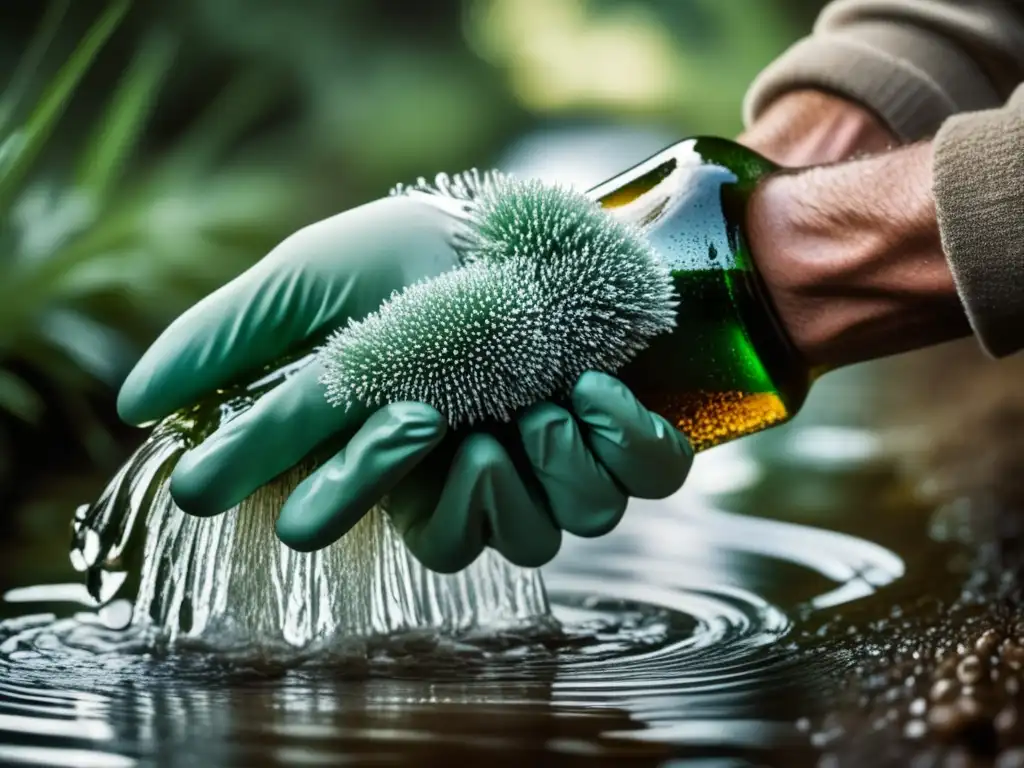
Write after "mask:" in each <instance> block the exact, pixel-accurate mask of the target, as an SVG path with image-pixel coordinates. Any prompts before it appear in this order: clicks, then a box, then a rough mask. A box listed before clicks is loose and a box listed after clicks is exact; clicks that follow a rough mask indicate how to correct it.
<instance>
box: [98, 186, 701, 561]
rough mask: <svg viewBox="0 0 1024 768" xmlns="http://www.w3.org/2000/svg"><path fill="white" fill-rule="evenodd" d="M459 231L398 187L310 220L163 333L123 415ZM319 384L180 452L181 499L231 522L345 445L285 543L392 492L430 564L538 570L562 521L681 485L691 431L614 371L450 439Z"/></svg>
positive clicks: (299, 332) (199, 382)
mask: <svg viewBox="0 0 1024 768" xmlns="http://www.w3.org/2000/svg"><path fill="white" fill-rule="evenodd" d="M460 226H462V225H461V224H460V223H459V222H458V221H457V220H456V219H454V218H453V217H452V216H451V215H450V214H448V213H446V212H445V211H444V210H442V209H441V208H440V207H438V206H436V205H435V204H433V203H432V202H430V201H428V200H424V199H420V198H415V197H393V198H385V199H382V200H378V201H376V202H373V203H369V204H367V205H364V206H361V207H359V208H355V209H353V210H351V211H348V212H345V213H342V214H339V215H337V216H334V217H332V218H329V219H326V220H324V221H322V222H319V223H317V224H314V225H312V226H310V227H307V228H305V229H303V230H300V231H299V232H297V233H296V234H294V235H292V236H291V237H289V238H288V239H286V240H285V241H284V242H283V243H281V245H279V246H278V247H277V248H275V249H274V250H273V251H272V252H271V253H270V254H269V255H268V256H266V257H265V258H264V259H263V260H261V261H260V262H259V263H258V264H256V265H255V266H254V267H252V268H251V269H250V270H248V271H247V272H245V273H244V274H242V275H241V276H239V277H238V278H236V279H235V280H233V281H232V282H230V283H228V284H227V285H225V286H224V287H222V288H221V289H220V290H218V291H216V292H215V293H213V294H211V295H210V296H208V297H207V298H205V299H204V300H202V301H200V302H199V303H198V304H196V305H195V306H194V307H192V308H191V309H190V310H188V311H187V312H186V313H185V314H183V315H182V316H181V317H179V318H178V319H177V320H175V322H174V323H172V324H171V325H170V327H168V328H167V330H166V331H165V332H164V333H163V334H162V335H161V336H160V338H159V339H157V341H156V342H155V343H154V344H153V345H152V347H150V349H149V350H147V352H146V353H145V354H144V355H143V357H142V359H141V360H140V361H139V363H138V364H137V365H136V367H135V369H134V370H133V371H132V372H131V374H130V375H129V376H128V379H127V380H126V381H125V383H124V385H123V387H122V389H121V392H120V394H119V397H118V412H119V414H120V415H121V417H122V419H124V420H125V421H127V422H129V423H132V424H137V425H141V424H146V423H151V422H153V421H156V420H158V419H160V418H163V417H165V416H167V415H169V414H170V413H172V412H174V411H176V410H178V409H179V408H182V407H185V406H188V405H191V404H192V403H195V402H197V401H199V400H201V399H202V398H203V397H204V396H206V395H208V394H210V393H211V392H213V391H215V390H216V389H218V388H221V387H224V386H229V385H231V384H233V383H237V382H239V381H244V380H245V377H246V376H248V375H252V372H253V371H256V370H259V369H260V368H261V367H262V366H265V365H271V364H273V363H274V362H275V361H277V360H279V359H281V358H282V357H283V356H285V355H287V354H289V353H292V352H295V351H297V350H301V349H305V348H309V347H310V346H311V345H313V344H315V343H317V342H319V341H321V340H322V339H323V338H324V336H325V335H326V334H327V333H329V332H330V331H332V330H334V329H335V328H337V327H339V326H341V325H343V324H344V323H345V322H347V320H348V319H349V318H350V317H354V318H361V317H364V316H365V315H367V314H368V313H370V312H371V311H373V310H375V309H376V308H377V307H378V306H379V305H380V303H381V302H382V301H383V300H384V299H386V298H387V297H388V296H390V295H391V293H392V292H394V291H396V290H401V289H402V288H404V287H405V286H407V285H409V284H411V283H414V282H417V281H419V280H422V279H424V278H428V277H432V276H434V275H437V274H439V273H440V272H442V271H445V270H448V269H451V268H453V267H454V266H455V265H456V263H457V256H456V253H455V251H454V250H453V248H452V245H451V243H452V241H453V236H454V235H455V234H456V232H457V230H458V227H460ZM319 377H320V368H319V365H318V364H317V363H315V362H314V363H312V364H310V365H307V366H306V367H304V368H302V369H300V370H299V371H298V372H297V373H295V374H293V375H292V376H291V377H289V378H288V379H287V380H286V381H285V382H284V383H282V384H280V385H279V386H278V387H276V388H275V389H274V390H272V391H270V392H269V393H267V394H265V395H264V396H263V397H261V398H260V399H259V400H258V401H257V403H256V404H255V405H254V406H253V407H252V408H251V409H249V410H248V411H247V412H245V413H244V414H242V415H241V416H239V417H237V418H236V419H234V420H232V421H230V422H229V423H227V424H226V425H225V426H223V427H221V428H220V429H219V430H217V432H215V433H214V434H213V435H211V436H210V437H208V438H207V439H206V440H205V441H204V442H203V443H202V444H201V445H199V446H197V447H196V448H195V449H193V450H191V451H189V452H188V453H186V454H185V455H184V456H183V457H182V458H181V460H180V461H179V463H178V466H177V467H176V469H175V471H174V473H173V475H172V478H171V493H172V495H173V497H174V499H175V501H176V502H177V504H178V506H179V507H181V509H182V510H183V511H185V512H187V513H190V514H193V515H200V516H209V515H215V514H219V513H221V512H223V511H225V510H227V509H229V508H231V507H232V506H234V505H235V504H237V503H238V502H240V501H241V500H242V499H244V498H245V497H247V496H248V495H249V494H251V493H252V492H253V491H255V490H256V489H257V488H259V487H260V486H262V485H264V484H265V483H267V482H269V481H270V480H272V479H273V478H275V477H276V476H277V475H279V474H280V473H281V472H283V471H285V470H287V469H289V468H290V467H292V466H294V465H295V464H297V463H298V462H300V461H301V460H302V459H303V458H304V457H306V456H307V455H309V454H310V452H312V451H313V450H314V449H316V448H318V447H321V446H323V445H324V444H331V445H334V444H338V445H342V446H343V447H341V449H340V451H339V452H338V453H337V454H336V455H335V456H334V457H333V458H331V459H329V460H328V461H327V462H326V463H324V464H323V465H321V466H320V467H319V468H318V469H317V470H316V471H315V472H314V473H313V474H312V475H310V477H309V478H307V479H306V480H305V481H304V482H303V483H301V484H300V485H299V487H298V488H296V490H295V491H294V492H293V494H292V495H291V497H290V498H289V500H288V502H287V503H286V504H285V506H284V508H283V509H282V511H281V515H280V518H279V520H278V524H277V531H278V535H279V537H280V538H281V540H282V541H284V542H285V543H286V544H288V545H289V546H291V547H293V548H295V549H299V550H304V551H309V550H314V549H318V548H321V547H324V546H327V545H328V544H330V543H331V542H333V541H335V540H337V539H338V538H339V537H340V536H342V535H344V533H345V532H347V531H348V530H349V529H350V528H351V527H352V526H353V525H355V523H356V522H358V521H359V519H360V518H361V517H362V516H363V515H364V514H365V513H366V512H367V511H368V510H369V509H370V508H371V507H372V506H373V505H374V504H375V503H377V502H378V501H380V500H381V499H382V498H385V497H386V501H387V503H386V509H387V510H388V512H389V514H391V516H392V518H393V520H394V522H395V524H396V526H397V527H398V529H399V530H400V531H401V532H402V534H403V536H404V538H405V541H406V543H407V544H408V546H409V547H410V549H411V551H412V552H413V554H414V555H415V556H416V557H417V558H419V559H420V560H421V561H422V562H423V563H424V565H426V566H427V567H429V568H432V569H434V570H437V571H442V572H451V571H456V570H460V569H461V568H463V567H465V566H466V565H468V564H469V563H471V562H472V561H473V560H474V559H475V558H476V557H477V556H478V555H479V553H480V551H481V550H482V549H483V547H485V546H492V547H494V548H496V549H497V550H499V551H500V552H501V553H502V554H503V555H504V556H505V557H506V558H508V559H509V560H510V561H511V562H513V563H516V564H519V565H523V566H539V565H542V564H543V563H545V562H547V561H548V560H550V559H551V558H552V557H553V556H554V555H555V553H556V552H557V551H558V548H559V545H560V542H561V532H562V531H563V530H564V531H567V532H570V533H573V534H577V535H581V536H596V535H600V534H603V533H606V532H607V531H609V530H611V529H612V528H613V527H614V526H615V524H616V523H617V522H618V521H619V519H620V518H621V516H622V513H623V511H624V509H625V505H626V500H627V498H628V497H629V496H638V497H644V498H660V497H663V496H667V495H669V494H670V493H672V492H673V491H675V490H676V489H677V488H679V486H680V485H681V484H682V482H683V480H684V479H685V477H686V474H687V472H688V471H689V467H690V463H691V460H692V453H691V451H690V448H689V445H688V443H687V442H686V440H685V438H684V436H683V435H682V434H681V433H679V432H678V431H677V430H675V429H674V428H672V427H671V425H669V424H668V423H667V422H666V421H665V420H664V419H662V418H661V417H660V416H657V415H655V414H652V413H650V412H649V411H647V410H646V409H644V408H643V407H642V406H641V405H640V404H639V403H638V402H637V401H636V399H635V398H634V397H633V396H632V395H631V394H630V393H629V391H628V390H627V389H626V388H625V387H624V386H623V385H622V384H621V383H620V382H619V381H618V380H616V379H614V378H612V377H609V376H605V375H603V374H598V373H591V374H586V375H584V376H583V377H582V378H581V379H580V381H579V384H578V386H577V387H576V388H575V390H574V392H573V393H572V397H571V402H570V403H567V404H566V406H568V408H570V409H571V411H572V413H570V411H569V410H567V409H566V408H563V407H560V406H556V405H555V404H553V403H542V404H538V405H537V406H536V407H534V408H532V409H530V410H529V411H528V412H526V413H524V414H523V415H522V417H521V418H520V419H519V421H518V423H517V424H516V425H511V426H510V427H509V428H507V429H504V428H497V429H495V430H492V431H490V432H487V431H481V430H470V431H465V432H463V431H459V432H454V431H453V432H451V433H449V432H448V430H447V425H446V424H445V421H444V419H443V417H442V416H441V415H440V414H439V413H438V412H437V411H435V410H434V409H433V408H431V407H429V406H427V405H425V404H422V403H395V404H392V405H389V406H386V407H384V408H380V409H378V410H376V411H373V410H371V409H351V410H349V411H345V410H343V409H341V408H335V407H332V406H331V405H330V404H329V403H328V402H327V401H326V399H325V397H324V391H323V387H322V385H321V384H320V383H319Z"/></svg>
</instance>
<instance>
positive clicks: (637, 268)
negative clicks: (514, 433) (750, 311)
mask: <svg viewBox="0 0 1024 768" xmlns="http://www.w3.org/2000/svg"><path fill="white" fill-rule="evenodd" d="M471 205H472V208H471V211H470V212H471V221H472V232H471V234H470V236H469V237H468V238H467V239H466V240H465V242H464V245H463V259H464V262H465V265H464V266H462V267H459V268H457V269H454V270H452V271H449V272H445V273H442V274H441V275H439V276H437V277H435V278H432V279H430V280H427V281H424V282H421V283H418V284H416V285H413V286H410V287H408V288H406V289H405V290H404V291H403V292H401V293H397V294H395V295H394V296H392V298H391V299H389V300H388V301H386V302H384V304H382V305H381V307H380V308H379V309H378V310H377V311H376V312H374V313H372V314H370V315H368V316H367V317H366V318H364V319H363V320H360V321H351V322H350V323H349V324H348V326H347V327H345V328H343V329H341V330H340V331H337V332H336V333H335V334H334V335H333V336H332V337H331V338H330V339H329V340H328V342H327V343H326V344H325V346H324V347H323V349H322V350H321V351H320V358H321V360H322V362H323V366H324V374H323V378H322V381H323V383H324V385H325V386H326V389H327V398H328V400H329V401H330V402H332V403H333V404H335V405H340V406H345V407H349V406H352V405H354V404H356V403H361V404H365V405H371V406H374V405H383V404H386V403H391V402H399V401H418V402H424V403H427V404H429V405H431V406H433V407H434V408H436V409H437V410H438V411H440V412H441V413H442V414H443V415H444V416H445V417H446V418H447V419H448V422H449V424H450V425H451V426H453V427H455V426H459V425H460V424H463V423H470V424H472V423H475V422H478V421H483V420H489V419H495V420H500V421H507V420H509V419H510V418H511V417H512V416H513V414H515V412H516V411H518V410H519V409H521V408H523V407H526V406H529V405H531V404H533V403H536V402H538V401H540V400H544V399H547V398H550V397H552V396H557V395H562V394H565V393H567V392H568V391H569V390H570V389H571V387H572V386H573V384H575V382H576V380H577V379H578V378H579V376H580V375H581V374H582V373H584V372H585V371H588V370H599V371H604V372H607V373H614V372H615V371H616V370H617V369H618V368H620V367H621V366H622V365H624V364H625V363H626V362H628V361H629V360H630V359H631V358H632V357H633V356H634V355H635V354H636V353H637V352H639V351H640V350H642V349H643V348H645V347H646V346H647V344H648V343H649V342H650V339H651V338H653V337H654V336H656V335H658V334H660V333H664V332H667V331H669V330H671V329H672V327H673V326H674V324H675V304H676V302H675V297H674V294H673V289H672V282H671V279H670V275H669V273H668V270H667V269H666V268H665V267H664V265H662V263H661V262H660V260H659V259H658V257H657V255H656V254H655V253H654V251H653V250H652V249H651V248H650V246H649V245H648V244H647V243H646V242H645V240H644V239H643V237H642V236H641V234H640V233H639V232H637V231H635V230H633V229H632V228H630V227H627V226H626V225H624V224H622V223H621V222H618V221H616V220H615V219H613V218H612V217H610V216H609V215H608V214H607V213H605V212H604V211H603V210H602V209H601V208H600V207H599V206H598V205H597V204H596V203H595V202H593V201H592V200H590V199H589V198H587V197H586V196H585V195H582V194H580V193H577V192H573V191H571V190H568V189H564V188H561V187H557V186H549V185H545V184H543V183H541V182H539V181H534V180H528V181H520V180H516V179H513V178H510V177H494V178H493V179H492V180H491V181H490V182H489V183H488V184H487V185H484V186H482V187H481V189H480V192H479V194H478V195H477V196H475V197H474V198H473V199H472V201H471Z"/></svg>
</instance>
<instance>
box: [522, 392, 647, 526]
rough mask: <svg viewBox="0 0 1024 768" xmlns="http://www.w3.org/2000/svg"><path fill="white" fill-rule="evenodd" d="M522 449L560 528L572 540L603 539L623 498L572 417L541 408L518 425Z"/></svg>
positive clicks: (548, 405)
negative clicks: (573, 535) (572, 536)
mask: <svg viewBox="0 0 1024 768" xmlns="http://www.w3.org/2000/svg"><path fill="white" fill-rule="evenodd" d="M519 432H520V434H521V435H522V440H523V447H524V448H525V449H526V454H527V456H529V458H530V463H531V464H532V466H533V470H534V474H535V475H536V477H537V479H538V480H539V481H540V483H541V486H542V487H543V488H544V493H545V494H546V495H547V499H548V503H549V505H550V507H551V513H552V515H553V516H554V518H555V522H557V523H558V525H559V527H561V528H562V529H563V530H565V531H568V532H569V533H572V534H575V535H576V536H585V537H592V536H602V535H604V534H606V533H608V532H609V531H611V530H612V529H613V528H614V527H615V526H616V525H618V523H619V521H620V520H621V519H622V515H623V513H624V512H625V511H626V502H627V497H626V494H625V493H623V492H622V490H621V489H620V488H619V487H618V486H617V485H616V484H615V481H614V480H613V479H612V478H611V476H610V475H609V474H608V471H607V470H606V469H605V468H604V467H603V466H602V465H601V464H600V463H599V462H598V461H597V460H596V459H595V458H594V455H593V454H592V453H591V451H590V449H589V448H588V447H587V445H586V443H585V442H584V440H583V435H582V434H581V433H580V430H579V427H578V426H577V424H576V421H575V419H573V417H572V415H571V414H570V413H569V412H568V411H566V410H565V409H564V408H559V407H558V406H556V405H554V404H552V403H542V404H540V405H538V406H534V407H533V408H531V409H530V410H529V411H527V412H526V413H525V414H524V415H523V416H522V417H521V418H520V420H519Z"/></svg>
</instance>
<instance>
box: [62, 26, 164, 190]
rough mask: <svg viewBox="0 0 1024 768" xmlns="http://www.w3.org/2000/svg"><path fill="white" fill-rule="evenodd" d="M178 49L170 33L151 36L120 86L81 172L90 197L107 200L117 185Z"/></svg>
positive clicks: (81, 183) (81, 184) (81, 181)
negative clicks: (113, 185)
mask: <svg viewBox="0 0 1024 768" xmlns="http://www.w3.org/2000/svg"><path fill="white" fill-rule="evenodd" d="M176 49H177V41H176V40H175V39H174V37H173V36H172V35H170V34H169V33H167V32H165V31H162V30H158V31H156V32H154V33H151V34H150V35H149V36H148V37H147V38H146V39H145V41H144V42H143V44H142V47H141V49H140V50H139V52H138V53H137V54H136V56H135V58H134V60H133V61H132V64H131V66H130V67H129V69H128V71H127V72H126V73H125V75H124V77H123V78H122V80H121V82H120V84H119V85H118V87H117V90H116V91H115V93H114V96H113V98H112V99H111V101H110V106H109V107H108V109H107V111H106V114H105V115H104V117H103V119H102V120H101V121H100V122H99V125H98V126H97V129H96V130H95V131H94V133H93V137H92V139H91V141H90V142H89V144H88V145H87V147H86V149H85V156H84V158H83V160H82V162H81V164H80V166H79V169H78V187H79V188H80V189H81V190H82V191H84V192H85V193H86V194H88V195H89V196H90V197H91V198H93V199H105V198H106V196H107V194H108V192H109V190H110V187H111V185H112V184H114V183H116V182H117V180H118V178H119V176H120V174H121V171H122V169H123V168H124V166H125V163H126V161H127V160H128V158H129V157H130V156H131V154H132V152H133V151H134V150H135V147H136V145H137V144H138V140H139V136H140V135H141V133H142V130H143V129H144V127H145V124H146V120H147V119H148V117H149V115H150V113H151V110H152V108H153V104H154V102H155V101H156V99H157V97H158V95H159V91H160V84H161V82H162V81H163V79H164V77H165V76H166V74H167V73H168V71H169V70H170V68H171V66H172V64H173V63H174V55H175V51H176Z"/></svg>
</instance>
